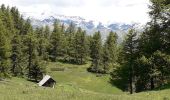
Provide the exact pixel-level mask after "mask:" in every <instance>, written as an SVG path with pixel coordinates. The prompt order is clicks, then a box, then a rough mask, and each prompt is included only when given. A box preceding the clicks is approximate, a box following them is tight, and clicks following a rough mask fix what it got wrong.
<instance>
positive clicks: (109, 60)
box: [103, 32, 118, 73]
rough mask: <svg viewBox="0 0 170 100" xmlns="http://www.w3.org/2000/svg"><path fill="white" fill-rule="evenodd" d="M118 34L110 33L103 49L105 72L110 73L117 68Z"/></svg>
mask: <svg viewBox="0 0 170 100" xmlns="http://www.w3.org/2000/svg"><path fill="white" fill-rule="evenodd" d="M117 38H118V37H117V34H116V33H113V32H110V34H109V36H108V37H107V40H106V42H105V44H104V47H103V52H104V53H103V64H104V71H105V72H106V73H108V72H110V70H111V69H113V68H114V67H115V66H116V62H117Z"/></svg>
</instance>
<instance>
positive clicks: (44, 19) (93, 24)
mask: <svg viewBox="0 0 170 100" xmlns="http://www.w3.org/2000/svg"><path fill="white" fill-rule="evenodd" d="M22 14H23V17H24V18H25V19H26V18H29V19H30V20H31V22H32V25H33V26H34V27H39V26H45V25H49V26H50V27H51V28H52V26H53V23H54V21H55V20H56V19H57V20H59V21H60V23H61V24H62V23H64V24H65V25H66V26H68V25H69V24H70V23H71V22H73V23H74V24H75V25H76V26H77V27H81V28H82V29H84V30H86V32H87V34H90V35H91V34H93V33H94V32H96V31H100V32H101V34H102V38H106V36H107V35H108V34H109V32H110V31H114V32H117V34H118V36H119V38H120V39H122V38H123V36H124V35H125V34H126V33H127V31H128V30H129V29H130V28H132V27H137V28H140V27H141V25H140V24H139V23H132V24H125V23H114V22H113V23H109V24H103V23H102V22H98V21H93V20H86V19H84V18H82V17H79V16H64V15H58V14H55V13H52V12H50V13H28V12H27V13H26V12H25V13H22Z"/></svg>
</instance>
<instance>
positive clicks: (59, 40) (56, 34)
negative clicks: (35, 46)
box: [50, 21, 63, 61]
mask: <svg viewBox="0 0 170 100" xmlns="http://www.w3.org/2000/svg"><path fill="white" fill-rule="evenodd" d="M50 45H51V46H50V58H51V60H52V61H56V60H57V57H58V58H59V57H60V56H61V55H62V48H63V34H62V32H61V27H60V24H59V22H58V21H55V22H54V29H53V32H52V34H51V37H50Z"/></svg>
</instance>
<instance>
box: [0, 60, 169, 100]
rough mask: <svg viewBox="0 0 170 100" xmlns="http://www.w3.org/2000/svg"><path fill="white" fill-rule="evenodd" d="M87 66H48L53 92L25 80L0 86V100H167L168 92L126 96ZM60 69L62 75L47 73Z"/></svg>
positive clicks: (50, 89) (4, 82) (15, 80)
mask: <svg viewBox="0 0 170 100" xmlns="http://www.w3.org/2000/svg"><path fill="white" fill-rule="evenodd" d="M88 66H89V64H87V65H83V66H78V65H71V64H62V63H50V64H49V66H48V74H49V75H51V76H52V77H54V79H55V80H56V81H57V85H56V88H54V89H52V88H43V87H38V86H37V85H36V84H35V83H32V82H29V81H26V80H25V79H20V78H12V79H11V80H7V81H3V82H0V100H163V99H164V100H170V89H167V90H162V91H152V92H143V93H138V94H133V95H129V94H128V93H123V92H122V91H121V90H119V89H118V88H116V87H114V86H112V85H111V84H109V83H108V82H109V76H103V77H96V75H94V74H91V73H88V72H87V71H86V68H87V67H88ZM54 67H63V68H66V70H65V71H64V72H58V71H50V68H54Z"/></svg>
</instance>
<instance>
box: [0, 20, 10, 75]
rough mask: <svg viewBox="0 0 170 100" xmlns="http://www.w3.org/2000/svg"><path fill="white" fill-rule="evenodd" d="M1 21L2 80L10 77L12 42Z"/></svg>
mask: <svg viewBox="0 0 170 100" xmlns="http://www.w3.org/2000/svg"><path fill="white" fill-rule="evenodd" d="M7 34H8V33H7V31H6V29H5V27H4V25H3V23H2V21H1V19H0V78H4V77H10V66H11V60H10V56H11V44H10V43H11V42H10V39H9V37H7Z"/></svg>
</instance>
